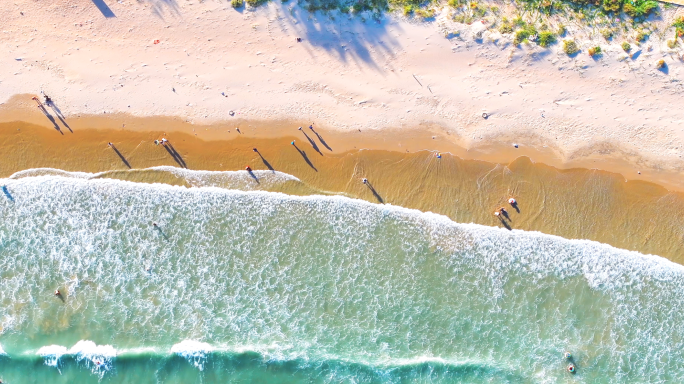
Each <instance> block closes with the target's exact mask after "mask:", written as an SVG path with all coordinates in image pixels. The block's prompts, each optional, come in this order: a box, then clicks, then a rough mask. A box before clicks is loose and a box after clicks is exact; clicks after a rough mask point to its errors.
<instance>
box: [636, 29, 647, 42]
mask: <svg viewBox="0 0 684 384" xmlns="http://www.w3.org/2000/svg"><path fill="white" fill-rule="evenodd" d="M648 36H649V33H648V32H646V31H644V30H643V29H639V30H637V35H636V38H635V39H636V41H638V42H640V43H641V42H643V41H644V40H646V39H647V38H648Z"/></svg>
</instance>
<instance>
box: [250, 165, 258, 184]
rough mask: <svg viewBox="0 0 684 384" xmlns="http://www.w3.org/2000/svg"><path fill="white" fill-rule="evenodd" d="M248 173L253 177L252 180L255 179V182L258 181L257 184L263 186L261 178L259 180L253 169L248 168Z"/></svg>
mask: <svg viewBox="0 0 684 384" xmlns="http://www.w3.org/2000/svg"><path fill="white" fill-rule="evenodd" d="M247 173H249V175H250V176H252V179H254V181H256V183H257V184H261V183H260V182H259V178H257V176H256V175H255V174H254V172H253V171H252V168H250V167H247Z"/></svg>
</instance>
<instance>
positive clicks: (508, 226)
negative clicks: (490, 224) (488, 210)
mask: <svg viewBox="0 0 684 384" xmlns="http://www.w3.org/2000/svg"><path fill="white" fill-rule="evenodd" d="M497 217H498V218H499V221H500V222H501V225H503V226H504V227H506V229H508V230H509V231H512V230H513V228H511V226H510V225H509V224H508V223H507V222H506V220H504V219H503V217H501V216H497Z"/></svg>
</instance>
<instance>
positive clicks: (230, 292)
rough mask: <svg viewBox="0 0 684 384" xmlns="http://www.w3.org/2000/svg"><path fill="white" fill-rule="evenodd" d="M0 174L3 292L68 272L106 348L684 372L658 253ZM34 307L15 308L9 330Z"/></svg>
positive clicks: (307, 203)
mask: <svg viewBox="0 0 684 384" xmlns="http://www.w3.org/2000/svg"><path fill="white" fill-rule="evenodd" d="M7 184H8V186H9V187H10V189H11V191H12V193H13V196H14V198H15V202H14V203H13V204H0V210H2V212H1V213H2V215H3V221H2V223H0V244H3V245H4V247H3V248H0V256H2V260H3V262H4V263H5V264H6V265H5V269H6V270H7V271H9V272H8V273H9V275H8V277H7V278H6V279H4V280H3V282H2V284H3V289H2V290H0V298H1V299H4V300H6V299H7V297H18V298H19V299H21V300H24V301H25V302H31V301H30V300H29V299H28V298H29V297H41V292H45V291H48V292H49V291H50V290H52V289H54V288H53V287H51V286H50V287H47V286H44V284H43V283H42V282H43V281H45V279H41V278H38V277H37V276H43V275H45V274H47V275H50V274H56V275H57V277H56V280H57V281H71V280H72V279H78V281H80V282H81V284H80V285H79V288H78V289H77V290H75V291H74V293H73V294H71V290H70V296H69V298H68V302H69V306H68V308H67V309H69V308H71V307H72V306H73V308H82V309H81V310H80V311H79V312H76V315H77V316H79V317H81V318H86V319H94V320H93V321H92V322H87V323H86V324H83V325H82V326H84V327H88V329H89V330H90V331H92V328H95V329H96V330H99V331H102V332H105V331H106V332H107V334H108V335H110V336H109V337H110V338H111V341H109V340H108V339H105V340H108V341H107V343H108V344H112V345H117V342H118V340H130V339H131V338H132V337H135V336H136V335H138V334H144V335H146V337H147V338H148V340H185V341H183V342H180V343H178V344H176V345H174V346H173V347H172V348H171V349H170V351H171V353H173V354H175V355H178V356H181V357H182V358H184V359H186V360H187V361H189V362H190V363H191V364H192V365H193V366H195V367H197V368H198V369H202V370H206V369H209V368H208V365H207V364H206V361H207V359H209V358H210V356H213V355H214V354H215V353H222V351H223V349H222V348H223V347H220V346H217V344H216V342H217V341H221V342H224V341H225V342H230V344H231V345H235V346H236V347H235V348H240V347H239V346H241V345H243V346H247V345H257V346H258V345H272V344H278V343H280V344H282V345H287V347H283V348H274V349H273V350H270V351H265V352H262V351H258V352H257V353H259V354H260V355H261V356H262V357H263V360H265V361H272V360H275V361H295V362H296V364H297V366H300V365H301V366H305V367H315V366H317V364H325V363H321V361H322V362H327V361H335V362H342V363H345V364H347V363H346V362H349V363H348V364H347V365H345V367H347V366H351V365H353V364H354V363H361V364H365V365H366V366H368V367H371V368H368V370H366V372H371V371H372V372H374V370H375V369H376V368H377V367H381V368H382V369H385V368H386V369H385V371H383V373H382V374H383V375H390V376H391V375H394V374H396V375H398V376H396V377H398V378H396V380H395V379H392V380H394V382H401V380H403V379H405V378H403V376H401V375H402V374H403V373H402V372H408V371H411V370H412V369H413V368H412V367H414V366H416V365H421V364H422V365H428V366H431V367H432V366H440V365H444V364H448V365H449V366H450V367H452V366H453V367H461V368H459V369H462V370H463V371H467V370H468V369H470V368H468V367H469V366H470V365H472V366H475V367H493V368H492V369H491V372H494V373H491V372H490V373H491V374H494V375H504V376H496V377H507V376H506V375H509V374H513V373H511V372H514V374H518V373H517V372H518V371H520V374H521V375H523V376H524V377H528V378H530V377H533V376H534V375H538V374H539V372H543V377H542V378H539V380H538V381H549V380H551V381H561V380H562V378H563V377H565V376H562V375H565V374H567V373H566V372H565V371H563V367H562V366H561V367H560V369H558V367H559V361H558V358H559V356H562V352H563V351H564V350H566V348H567V349H569V350H572V351H573V354H574V355H575V356H577V358H578V359H581V361H583V364H585V366H591V364H592V363H595V362H596V361H601V364H603V365H602V367H601V368H602V369H601V370H600V372H599V370H596V371H589V369H587V370H586V371H584V372H582V373H581V374H582V375H584V376H582V377H587V378H589V379H587V380H589V381H587V382H590V381H591V379H592V378H599V377H601V374H604V373H605V372H606V371H611V372H626V371H629V370H628V369H627V368H629V367H626V366H625V362H629V361H633V357H634V356H640V357H642V358H644V359H647V360H648V361H655V362H659V363H658V364H660V365H662V366H659V365H657V364H656V365H653V364H643V365H641V366H639V367H638V369H634V370H631V371H629V375H631V376H624V377H617V376H616V377H615V380H613V381H610V382H621V381H622V382H626V381H632V382H640V381H642V382H643V381H647V380H646V379H645V378H649V379H652V378H656V379H658V378H663V377H664V378H667V377H668V375H670V377H672V376H674V377H684V372H683V371H682V369H681V367H678V366H677V365H676V363H671V362H674V361H675V360H677V359H674V358H672V357H676V356H670V355H671V354H672V352H670V351H679V350H682V349H684V348H683V347H684V346H683V345H681V342H680V341H679V340H682V337H681V330H682V329H684V328H683V327H682V326H681V325H682V324H681V322H680V320H679V317H678V315H677V314H678V313H679V312H680V311H681V309H682V308H683V305H682V297H683V296H684V295H682V289H681V286H684V269H683V267H682V266H680V265H678V264H674V263H672V262H669V261H667V260H666V259H663V258H661V257H657V256H652V255H642V254H640V253H638V252H632V251H625V250H620V249H616V248H613V247H611V246H608V245H605V244H600V243H597V242H592V241H586V240H567V239H563V238H560V237H556V236H550V235H545V234H541V233H536V232H525V231H519V230H513V231H507V230H504V229H498V228H493V227H486V226H482V225H476V224H459V223H455V222H453V221H451V220H449V219H448V218H447V217H445V216H442V215H437V214H433V213H423V212H419V211H416V210H410V209H405V208H401V207H395V206H391V205H377V204H372V203H368V202H364V201H359V200H353V199H349V198H346V197H341V196H332V197H322V196H306V197H298V196H288V195H284V194H281V193H270V192H261V191H257V192H244V191H234V190H225V189H221V188H215V187H202V188H191V189H188V188H183V187H173V186H169V185H149V184H136V183H131V182H124V181H118V180H101V179H95V180H83V179H73V178H72V179H67V178H62V177H55V176H41V177H36V178H22V179H16V180H8V181H7ZM45 191H49V193H46V192H45ZM55 196H59V198H55ZM152 222H155V223H157V224H158V227H156V229H155V228H153V227H152ZM16 255H22V257H16ZM148 266H152V267H151V268H148ZM48 267H49V268H48ZM25 282H31V285H29V286H28V287H26V284H25ZM41 284H42V285H41ZM27 291H28V293H30V294H31V295H32V296H28V295H27V294H26V293H25V292H27ZM22 294H23V295H24V296H21V295H22ZM3 295H6V296H3ZM10 295H13V296H10ZM39 304H40V303H39ZM27 310H34V308H33V307H30V306H29V307H28V308H26V309H24V308H20V309H19V311H18V312H16V313H9V314H8V316H9V315H11V316H15V318H17V319H18V320H17V321H16V322H15V324H14V325H13V326H12V330H13V331H16V332H22V330H23V327H25V326H26V325H25V321H26V320H24V319H26V318H27V317H26V314H25V311H27ZM21 311H24V312H21ZM86 311H89V312H86ZM663 319H665V320H663ZM95 320H97V321H95ZM607 323H609V324H610V330H611V332H610V333H609V334H608V333H604V330H605V324H607ZM124 324H125V326H124ZM38 326H40V325H38ZM646 330H647V331H646ZM119 335H121V336H119ZM196 335H202V340H203V341H202V342H199V341H192V338H193V337H197V336H196ZM90 343H92V342H90ZM616 345H617V346H619V348H616V347H615V346H616ZM95 347H101V346H96V345H94V343H92V344H88V345H87V346H86V345H85V342H84V345H83V346H82V347H81V348H79V349H78V351H77V350H76V349H74V348H72V349H70V350H69V353H70V354H74V356H90V357H89V358H85V357H83V358H81V360H82V361H83V362H84V363H83V364H85V365H87V366H88V367H89V368H91V369H93V368H94V367H93V364H94V361H95V360H94V359H96V358H98V357H102V359H101V360H103V361H104V360H105V358H106V357H107V356H111V357H110V360H112V359H113V356H116V355H117V353H116V350H114V348H113V347H109V348H110V350H109V352H107V353H104V352H97V353H85V352H83V353H82V352H81V351H85V350H95V349H97V348H95ZM235 348H233V349H235ZM72 350H73V351H72ZM407 351H410V353H407ZM584 351H587V352H584ZM245 353H247V354H250V353H251V351H250V350H248V351H246V352H245ZM668 356H669V357H668ZM259 360H260V361H261V359H259ZM585 361H586V362H585ZM471 362H472V363H471ZM397 366H399V367H406V371H404V370H403V368H402V369H401V370H396V372H395V370H394V367H397ZM383 367H384V368H383ZM508 367H513V368H510V369H509V368H508ZM307 369H309V368H307ZM345 369H346V368H345ZM364 369H365V368H364ZM477 369H480V368H477ZM94 372H96V373H101V372H102V369H96V370H95V369H94ZM392 372H395V373H392ZM411 372H413V371H411ZM488 372H489V370H488ZM496 372H499V373H496ZM368 374H369V375H370V374H371V373H368ZM373 374H374V373H373ZM592 374H593V375H594V376H591V375H592ZM340 377H341V376H340ZM373 377H375V376H373ZM385 377H386V376H382V378H383V380H384V378H385ZM387 377H389V376H387ZM392 377H394V376H392ZM578 377H579V376H578ZM549 378H551V379H549ZM536 379H537V378H535V380H536ZM340 380H342V379H340ZM344 380H348V381H354V380H356V378H354V377H351V376H349V377H347V376H345V379H344ZM392 380H389V379H388V380H385V381H388V382H392ZM381 381H382V380H381ZM494 381H496V380H494ZM661 381H662V380H661Z"/></svg>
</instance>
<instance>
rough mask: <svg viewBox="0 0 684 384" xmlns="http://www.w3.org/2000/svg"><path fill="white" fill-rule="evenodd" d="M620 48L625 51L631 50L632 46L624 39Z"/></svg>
mask: <svg viewBox="0 0 684 384" xmlns="http://www.w3.org/2000/svg"><path fill="white" fill-rule="evenodd" d="M622 50H623V51H625V52H629V51H631V50H632V46H631V45H629V43H628V42H626V41H625V42H623V43H622Z"/></svg>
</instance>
